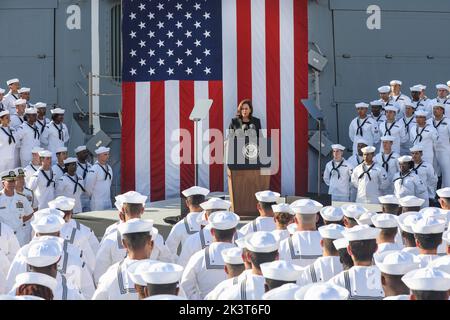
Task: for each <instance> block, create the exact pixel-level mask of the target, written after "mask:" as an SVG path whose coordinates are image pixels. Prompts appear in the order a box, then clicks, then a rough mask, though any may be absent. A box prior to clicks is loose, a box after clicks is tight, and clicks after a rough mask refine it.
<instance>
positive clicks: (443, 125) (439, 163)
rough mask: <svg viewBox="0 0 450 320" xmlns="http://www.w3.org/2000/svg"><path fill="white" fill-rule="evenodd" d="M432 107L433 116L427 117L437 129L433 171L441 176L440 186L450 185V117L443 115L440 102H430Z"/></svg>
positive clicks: (442, 107) (442, 106)
mask: <svg viewBox="0 0 450 320" xmlns="http://www.w3.org/2000/svg"><path fill="white" fill-rule="evenodd" d="M431 105H432V107H433V117H431V118H430V119H428V121H427V122H428V123H429V124H431V125H432V126H433V127H434V128H435V129H436V131H437V134H438V139H437V141H436V144H435V145H434V156H435V157H434V158H435V163H434V167H435V171H436V173H437V175H438V176H442V187H450V168H449V165H448V159H449V158H450V119H449V118H448V117H447V116H445V114H444V112H445V109H444V108H445V106H444V104H442V103H440V102H436V103H433V104H431Z"/></svg>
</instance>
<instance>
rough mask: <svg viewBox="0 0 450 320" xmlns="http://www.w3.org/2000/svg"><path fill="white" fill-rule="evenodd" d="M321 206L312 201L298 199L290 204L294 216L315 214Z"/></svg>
mask: <svg viewBox="0 0 450 320" xmlns="http://www.w3.org/2000/svg"><path fill="white" fill-rule="evenodd" d="M322 208H323V205H322V204H321V203H320V202H318V201H315V200H312V199H298V200H295V201H294V202H292V203H291V209H292V211H293V212H294V213H295V214H316V213H318V212H320V209H322Z"/></svg>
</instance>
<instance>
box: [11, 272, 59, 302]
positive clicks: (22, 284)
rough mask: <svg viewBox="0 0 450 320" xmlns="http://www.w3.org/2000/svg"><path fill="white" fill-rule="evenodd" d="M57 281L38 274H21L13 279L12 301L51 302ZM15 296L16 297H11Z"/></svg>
mask: <svg viewBox="0 0 450 320" xmlns="http://www.w3.org/2000/svg"><path fill="white" fill-rule="evenodd" d="M57 284H58V283H57V280H56V279H55V278H53V277H51V276H49V275H47V274H44V273H40V272H23V273H21V274H19V275H18V276H17V278H16V279H15V283H14V286H15V287H16V288H17V290H16V291H14V292H11V299H12V300H53V299H54V297H55V291H56V287H57ZM13 295H14V296H16V297H13Z"/></svg>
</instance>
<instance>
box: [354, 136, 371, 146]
mask: <svg viewBox="0 0 450 320" xmlns="http://www.w3.org/2000/svg"><path fill="white" fill-rule="evenodd" d="M360 143H362V144H365V145H366V146H368V145H369V142H367V140H366V139H364V138H363V137H359V138H357V139H356V144H360Z"/></svg>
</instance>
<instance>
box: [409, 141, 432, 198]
mask: <svg viewBox="0 0 450 320" xmlns="http://www.w3.org/2000/svg"><path fill="white" fill-rule="evenodd" d="M410 151H411V152H419V151H423V147H422V146H421V145H416V146H413V147H412V148H411V149H410ZM412 170H413V171H414V173H415V174H416V175H418V176H419V177H420V179H422V181H423V183H425V185H426V186H427V194H426V195H423V196H424V197H425V196H426V197H427V198H426V199H425V198H424V200H425V201H427V200H428V199H429V198H433V197H434V195H435V193H436V187H437V183H438V177H437V175H436V172H435V171H434V168H433V166H432V165H431V164H430V163H427V162H425V161H421V162H420V163H414V168H413V169H412ZM427 203H428V202H427Z"/></svg>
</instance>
